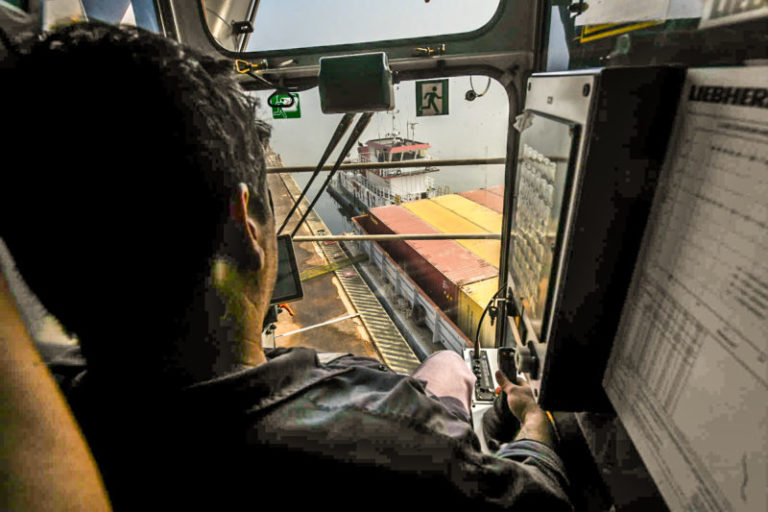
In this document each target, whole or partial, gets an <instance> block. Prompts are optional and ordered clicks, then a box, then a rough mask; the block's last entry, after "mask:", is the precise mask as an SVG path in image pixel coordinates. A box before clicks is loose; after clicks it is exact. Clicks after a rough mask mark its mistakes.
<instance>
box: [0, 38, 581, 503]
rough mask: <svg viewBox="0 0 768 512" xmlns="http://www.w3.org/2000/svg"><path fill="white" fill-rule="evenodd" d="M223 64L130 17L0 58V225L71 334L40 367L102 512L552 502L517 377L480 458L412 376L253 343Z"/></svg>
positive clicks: (258, 208)
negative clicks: (510, 419)
mask: <svg viewBox="0 0 768 512" xmlns="http://www.w3.org/2000/svg"><path fill="white" fill-rule="evenodd" d="M230 68H231V64H230V63H228V62H221V61H218V60H215V59H213V58H210V57H206V56H204V55H200V54H198V53H197V52H194V51H192V50H190V49H187V48H185V47H183V46H180V45H178V44H176V43H174V42H172V41H169V40H167V39H165V38H162V37H159V36H155V35H153V34H150V33H147V32H144V31H142V30H140V29H136V28H130V27H112V26H108V25H101V24H80V25H74V26H70V27H68V28H65V29H63V30H61V31H59V32H56V33H53V34H50V35H48V36H47V37H45V38H43V39H41V40H39V41H37V42H34V43H33V44H31V45H27V46H25V47H24V48H21V49H20V50H19V51H17V52H15V54H14V55H13V57H12V58H11V59H10V60H9V62H7V63H6V64H5V65H4V66H3V69H2V71H0V83H2V87H3V93H4V94H3V96H4V97H5V98H13V99H14V101H13V102H10V103H9V104H8V106H7V108H4V110H3V120H2V123H1V124H2V128H1V129H0V130H2V132H1V133H0V140H2V141H3V143H4V146H5V148H4V159H5V162H8V163H6V164H5V165H4V169H3V187H2V192H1V194H2V197H1V198H0V209H2V211H1V212H0V236H2V238H3V239H4V240H5V242H6V243H7V245H8V247H9V248H10V251H11V253H12V254H13V256H14V258H15V259H16V261H17V265H18V267H19V269H20V271H21V273H22V275H23V276H24V277H25V279H26V280H27V282H28V284H29V285H30V287H31V288H32V290H34V291H35V293H36V294H37V295H38V296H39V297H40V299H41V301H42V303H43V304H44V305H45V306H46V307H47V308H48V310H49V311H51V312H52V313H53V314H54V315H56V317H57V318H58V319H59V320H60V321H61V323H62V324H63V326H64V327H65V328H66V329H68V330H69V331H71V332H73V333H76V335H77V337H78V339H79V341H80V347H79V348H78V349H76V350H74V351H73V352H71V353H67V354H65V355H64V356H61V357H59V358H58V359H57V360H55V361H53V362H52V363H51V368H52V369H53V370H54V373H55V375H56V376H57V378H58V380H59V384H60V386H61V387H62V389H63V391H64V393H65V395H66V396H67V399H68V401H69V404H70V406H71V407H72V409H73V411H74V413H75V416H76V418H77V419H78V421H79V422H80V424H81V426H82V429H83V432H84V433H85V436H86V439H87V440H88V442H89V444H90V446H91V448H92V450H93V454H94V457H95V459H96V461H97V463H98V465H99V468H100V470H101V471H102V474H103V477H104V483H105V486H106V488H107V491H108V493H109V495H110V499H111V501H112V503H113V505H114V507H115V508H116V509H128V510H135V509H139V508H142V509H145V508H158V507H160V506H169V507H173V508H174V509H177V508H195V509H197V508H212V509H216V510H230V509H232V508H233V506H234V505H235V504H237V505H238V506H239V507H242V506H253V507H257V506H262V505H263V504H264V503H265V500H266V499H274V500H277V501H278V503H284V504H286V505H288V506H289V508H297V507H299V506H312V505H316V504H318V503H321V502H324V503H328V504H329V506H331V507H334V508H341V509H350V508H359V507H365V506H371V505H373V506H376V508H378V506H379V505H382V506H388V507H393V506H403V505H405V504H408V505H407V506H408V507H409V508H411V507H417V506H418V507H422V506H426V505H428V506H430V507H448V506H449V507H451V509H456V508H459V507H473V510H476V509H477V508H478V507H479V508H481V509H485V508H508V507H510V506H512V507H521V508H525V507H537V508H539V509H541V510H568V509H569V508H570V505H569V503H568V500H567V498H566V495H565V493H564V491H563V487H564V486H565V475H564V472H563V468H562V463H561V462H560V460H559V458H558V457H557V455H555V453H554V451H553V450H552V448H551V445H552V439H551V437H552V433H551V431H550V429H551V426H550V425H549V423H548V421H547V419H546V416H544V414H543V413H542V411H541V410H540V409H539V408H538V407H537V406H536V404H535V402H534V400H533V398H532V397H531V396H530V392H529V391H528V390H526V388H524V387H521V386H515V385H513V384H511V383H508V382H507V383H506V384H505V389H506V391H507V393H508V395H509V396H510V400H509V405H510V408H511V409H512V411H513V412H514V413H515V414H516V415H518V417H519V418H520V420H521V422H522V423H523V427H524V428H523V430H522V432H523V433H524V435H523V436H521V437H525V439H519V440H517V441H515V442H513V443H510V444H509V445H506V446H505V448H503V449H502V450H501V451H499V452H498V453H497V454H496V456H493V457H492V456H488V455H483V454H481V453H480V452H479V450H478V449H477V448H478V445H477V438H476V437H475V436H474V433H473V432H472V429H471V426H470V425H469V424H468V423H467V421H466V418H463V417H461V416H462V415H461V414H460V413H453V412H451V410H450V409H449V408H446V407H445V405H444V404H443V403H442V402H441V401H439V400H436V399H435V397H434V396H433V395H432V394H430V393H428V391H429V387H427V389H425V387H424V383H423V382H422V381H419V380H417V379H414V378H413V377H409V376H403V375H399V374H396V373H394V372H392V371H391V370H389V369H387V368H386V367H385V366H382V365H379V364H378V362H376V361H373V360H370V359H365V358H357V357H351V356H350V357H341V358H339V359H336V360H334V361H330V362H326V363H325V364H323V363H321V362H320V360H319V359H318V356H317V354H316V353H315V352H314V351H312V350H309V349H304V348H293V349H275V350H267V351H265V350H264V349H263V348H262V346H261V332H262V327H263V325H262V324H263V319H264V317H265V313H266V309H267V307H268V304H269V301H270V296H271V293H272V289H273V287H274V282H275V275H276V252H277V251H276V237H275V222H274V217H273V212H272V210H271V207H270V204H269V201H268V191H267V187H266V179H265V170H264V157H263V150H264V146H265V145H266V144H267V139H268V128H267V127H266V125H264V124H263V123H262V122H260V121H258V120H257V119H255V117H254V109H253V104H252V103H251V102H249V101H248V100H247V98H246V97H245V96H244V95H243V94H242V93H241V91H240V90H239V88H238V86H237V84H236V82H235V81H234V79H233V77H232V75H231V73H230ZM10 162H13V163H12V164H9V163H10ZM80 350H81V351H82V353H80ZM448 355H449V356H454V355H453V354H448ZM437 357H443V356H437ZM453 359H454V361H453V362H452V363H448V364H449V365H450V364H453V365H456V368H458V367H459V366H463V362H461V360H460V358H457V357H454V358H453ZM86 361H87V365H86ZM442 380H443V381H444V382H443V383H442V384H438V383H437V381H435V384H434V385H445V386H451V385H452V382H451V381H452V380H453V379H442ZM467 412H468V411H467Z"/></svg>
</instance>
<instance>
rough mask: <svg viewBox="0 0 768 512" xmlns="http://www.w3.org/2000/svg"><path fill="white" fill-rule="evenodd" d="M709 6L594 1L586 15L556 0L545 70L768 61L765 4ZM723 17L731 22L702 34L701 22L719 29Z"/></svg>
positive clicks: (679, 0) (683, 1)
mask: <svg viewBox="0 0 768 512" xmlns="http://www.w3.org/2000/svg"><path fill="white" fill-rule="evenodd" d="M574 3H575V2H574ZM584 5H585V6H586V5H587V3H584ZM707 5H708V6H709V7H706V8H705V6H704V2H699V1H690V0H674V1H669V2H590V3H589V7H588V8H587V9H586V10H585V11H584V12H583V13H582V14H580V15H574V14H573V13H571V12H570V11H569V6H568V3H567V2H566V3H564V2H560V1H554V0H551V1H550V2H549V9H548V11H547V12H548V14H549V15H550V20H549V37H548V40H547V41H548V44H547V60H546V69H547V71H560V70H565V69H584V68H590V67H603V66H625V65H660V64H666V63H670V64H672V63H674V64H684V65H688V66H691V67H697V66H711V65H712V64H713V63H715V62H717V63H720V64H721V65H734V64H735V65H741V64H742V63H743V62H744V61H745V60H758V59H765V58H768V46H766V44H765V41H764V38H765V33H766V27H767V26H768V24H767V23H766V20H765V17H764V14H763V15H762V19H761V17H760V13H759V8H763V9H764V7H762V6H761V2H719V1H716V2H710V3H708V4H707ZM706 9H712V11H711V12H710V11H708V10H706ZM723 18H725V19H726V20H730V23H728V24H722V25H716V26H715V27H710V26H708V27H707V28H706V30H700V25H701V24H702V23H704V24H705V25H706V24H707V23H710V22H709V21H707V19H710V20H713V19H716V21H715V22H714V23H716V24H720V23H723V21H722V19H723ZM738 20H741V22H739V23H738V24H734V23H736V22H737V21H738Z"/></svg>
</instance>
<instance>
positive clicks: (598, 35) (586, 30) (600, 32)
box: [579, 21, 664, 43]
mask: <svg viewBox="0 0 768 512" xmlns="http://www.w3.org/2000/svg"><path fill="white" fill-rule="evenodd" d="M662 23H664V22H663V21H645V22H643V23H633V24H631V25H623V26H622V25H620V24H619V25H615V24H606V25H592V26H586V25H585V26H583V27H582V28H581V37H580V38H579V41H580V42H582V43H588V42H589V41H595V40H597V39H603V38H606V37H611V36H615V35H618V34H625V33H627V32H632V31H634V30H640V29H643V28H647V27H652V26H654V25H661V24H662ZM610 27H616V28H614V29H613V30H606V29H609V28H610ZM590 34H593V35H590ZM585 36H586V37H585Z"/></svg>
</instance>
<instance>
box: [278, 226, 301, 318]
mask: <svg viewBox="0 0 768 512" xmlns="http://www.w3.org/2000/svg"><path fill="white" fill-rule="evenodd" d="M303 296H304V292H303V290H302V289H301V278H300V277H299V267H298V265H297V264H296V255H295V254H294V252H293V242H292V241H291V236H290V235H281V236H279V237H277V281H276V282H275V291H274V293H273V294H272V304H279V303H282V302H288V301H293V300H298V299H300V298H302V297H303Z"/></svg>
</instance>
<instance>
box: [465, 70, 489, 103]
mask: <svg viewBox="0 0 768 512" xmlns="http://www.w3.org/2000/svg"><path fill="white" fill-rule="evenodd" d="M469 87H470V88H471V89H472V91H473V92H474V93H475V94H477V97H478V98H481V97H483V96H485V93H487V92H488V89H490V88H491V77H488V83H487V84H485V90H484V91H483V92H477V91H475V85H474V84H473V83H472V75H469Z"/></svg>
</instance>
